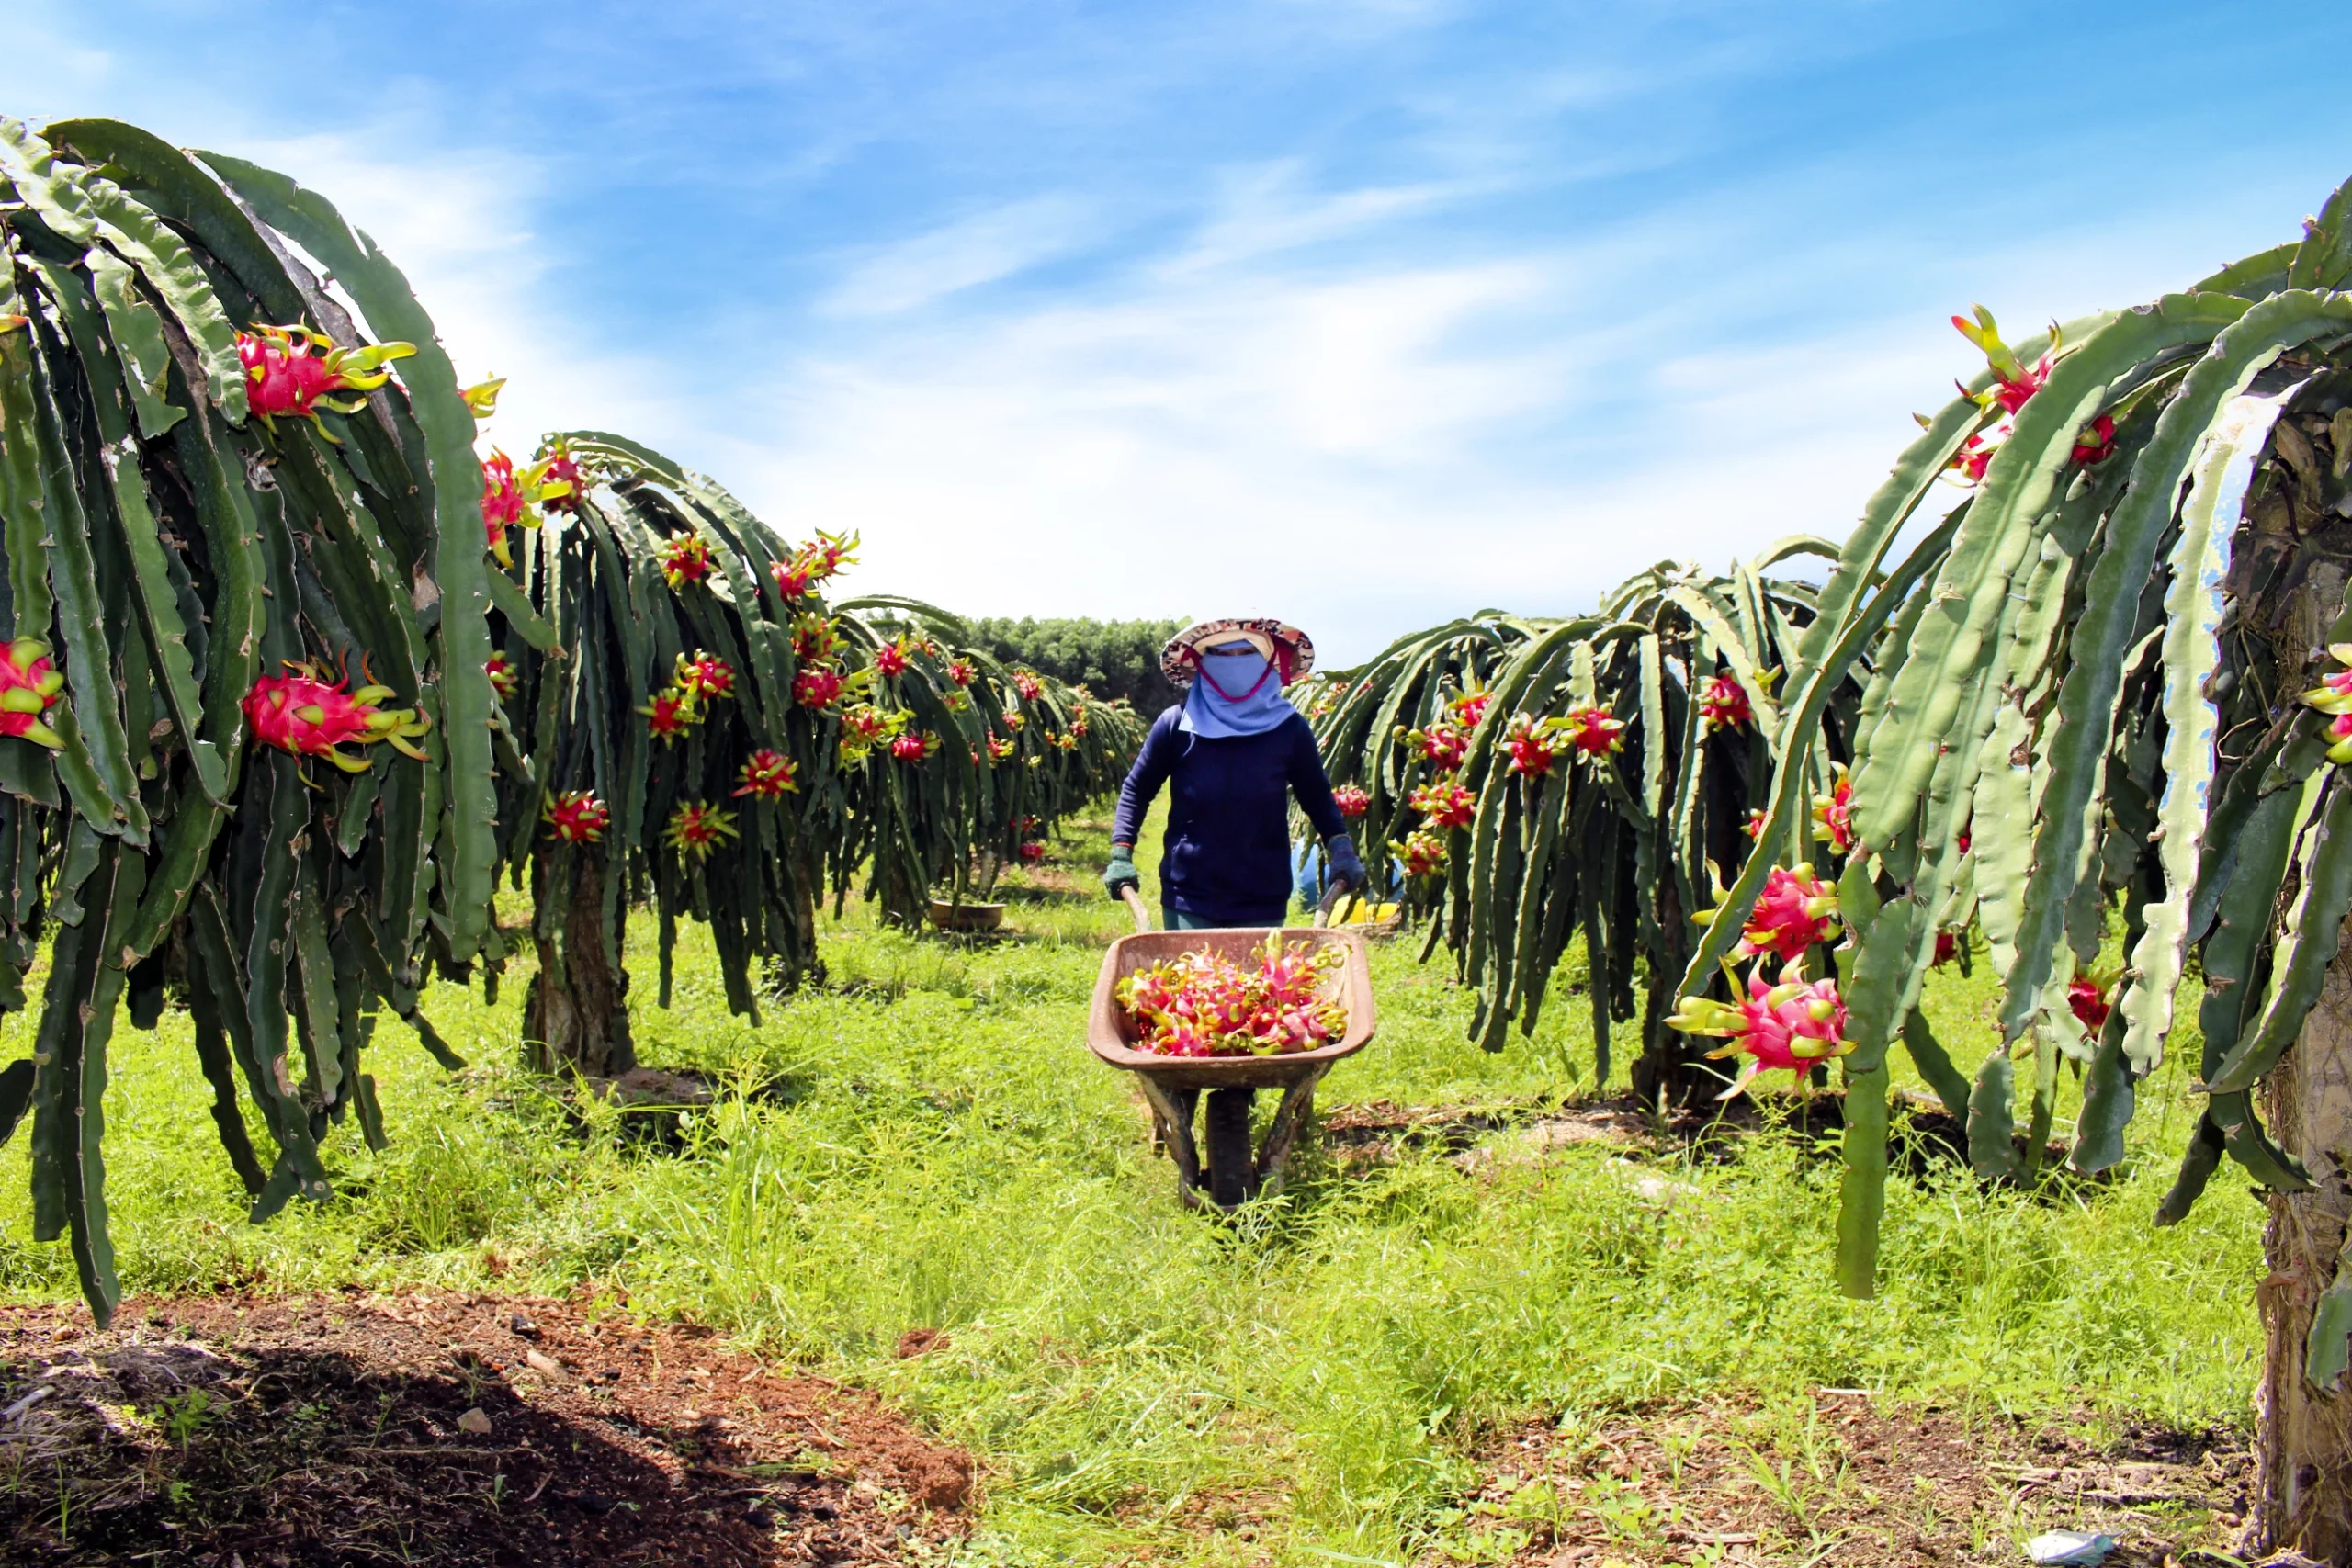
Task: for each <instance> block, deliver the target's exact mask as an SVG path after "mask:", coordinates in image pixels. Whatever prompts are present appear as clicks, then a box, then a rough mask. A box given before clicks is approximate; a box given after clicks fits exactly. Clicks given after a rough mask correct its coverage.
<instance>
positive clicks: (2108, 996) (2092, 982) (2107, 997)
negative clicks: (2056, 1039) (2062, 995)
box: [2066, 975, 2116, 1034]
mask: <svg viewBox="0 0 2352 1568" xmlns="http://www.w3.org/2000/svg"><path fill="white" fill-rule="evenodd" d="M2115 990H2116V987H2115V986H2114V984H2113V982H2112V981H2109V982H2105V983H2102V982H2101V980H2100V979H2099V977H2098V976H2096V975H2077V976H2075V977H2074V978H2073V979H2072V980H2069V981H2068V982H2067V983H2066V1006H2067V1009H2068V1010H2070V1011H2072V1012H2073V1013H2074V1015H2075V1017H2076V1018H2077V1019H2079V1020H2081V1021H2082V1025H2083V1030H2084V1032H2086V1033H2089V1034H2097V1033H2098V1032H2099V1031H2100V1030H2102V1029H2104V1028H2106V1027H2107V1015H2108V1014H2109V1013H2110V1012H2112V1011H2113V1010H2115Z"/></svg>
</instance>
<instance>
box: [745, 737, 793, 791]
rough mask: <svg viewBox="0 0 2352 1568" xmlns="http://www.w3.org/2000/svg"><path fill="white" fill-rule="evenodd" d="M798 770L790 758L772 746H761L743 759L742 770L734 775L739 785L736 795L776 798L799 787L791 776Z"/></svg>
mask: <svg viewBox="0 0 2352 1568" xmlns="http://www.w3.org/2000/svg"><path fill="white" fill-rule="evenodd" d="M799 771H800V770H799V769H798V768H797V767H795V766H794V765H793V761H792V759H791V758H789V757H787V756H786V755H785V754H784V753H783V752H781V751H778V750H775V749H774V748H772V747H767V746H763V747H761V748H760V749H759V750H756V751H754V752H752V754H751V755H750V756H748V757H746V758H744V759H743V767H742V771H741V772H740V773H737V774H736V775H735V780H736V783H737V784H740V785H741V788H739V789H738V790H736V792H735V793H736V794H737V795H757V796H758V797H759V798H760V799H762V800H777V799H781V798H782V797H783V796H785V795H790V794H793V793H795V792H797V790H798V789H799V787H800V786H799V785H798V784H795V783H793V777H794V775H795V774H797V773H798V772H799Z"/></svg>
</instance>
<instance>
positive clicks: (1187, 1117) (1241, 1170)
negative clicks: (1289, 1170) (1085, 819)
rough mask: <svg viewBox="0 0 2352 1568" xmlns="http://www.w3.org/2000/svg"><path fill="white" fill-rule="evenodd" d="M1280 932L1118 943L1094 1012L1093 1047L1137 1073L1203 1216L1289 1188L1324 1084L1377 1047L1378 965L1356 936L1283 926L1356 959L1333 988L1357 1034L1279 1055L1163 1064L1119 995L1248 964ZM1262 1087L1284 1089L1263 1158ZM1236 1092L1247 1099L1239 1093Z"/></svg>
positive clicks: (1167, 934)
mask: <svg viewBox="0 0 2352 1568" xmlns="http://www.w3.org/2000/svg"><path fill="white" fill-rule="evenodd" d="M1128 903H1129V907H1130V908H1133V909H1134V910H1135V911H1136V923H1137V925H1138V926H1147V925H1148V921H1149V919H1150V916H1149V912H1148V909H1146V908H1145V907H1144V905H1143V901H1142V900H1141V898H1139V897H1136V896H1134V895H1133V894H1132V893H1130V894H1129V897H1128ZM1317 918H1318V919H1320V918H1321V917H1320V916H1318V917H1317ZM1272 929H1274V928H1272V927H1265V926H1261V927H1242V928H1237V929H1232V930H1226V931H1151V930H1148V929H1144V930H1138V931H1136V933H1135V934H1134V935H1133V936H1123V937H1121V938H1119V939H1118V940H1117V941H1116V942H1113V943H1112V944H1111V950H1110V951H1109V952H1108V953H1104V954H1103V970H1102V973H1101V974H1100V975H1099V976H1096V978H1095V981H1094V1001H1093V1006H1092V1007H1091V1009H1090V1010H1089V1011H1088V1014H1087V1028H1086V1043H1087V1048H1088V1049H1089V1050H1091V1051H1092V1052H1093V1053H1094V1055H1096V1056H1098V1057H1100V1058H1101V1059H1102V1060H1103V1061H1104V1062H1106V1063H1108V1064H1109V1065H1110V1066H1114V1067H1119V1068H1122V1069H1124V1070H1125V1071H1127V1072H1131V1073H1133V1074H1135V1075H1136V1087H1137V1088H1139V1089H1142V1091H1143V1096H1144V1099H1145V1100H1147V1101H1148V1102H1149V1103H1150V1105H1151V1112H1152V1120H1153V1121H1154V1122H1156V1123H1157V1124H1158V1129H1159V1141H1160V1143H1161V1145H1162V1146H1163V1147H1165V1148H1166V1149H1167V1151H1168V1153H1169V1155H1170V1157H1171V1158H1173V1159H1174V1160H1175V1162H1176V1187H1177V1192H1178V1195H1179V1196H1180V1197H1182V1199H1183V1201H1185V1202H1186V1203H1187V1204H1188V1205H1190V1206H1192V1207H1193V1208H1214V1209H1217V1210H1221V1211H1224V1212H1227V1213H1230V1212H1231V1211H1232V1210H1234V1209H1235V1208H1237V1207H1238V1206H1239V1205H1240V1204H1242V1203H1243V1202H1246V1201H1249V1200H1250V1199H1251V1198H1253V1197H1259V1196H1261V1195H1264V1196H1270V1195H1272V1193H1275V1192H1279V1191H1280V1190H1282V1183H1283V1162H1284V1161H1285V1160H1286V1159H1288V1158H1289V1157H1290V1152H1291V1146H1292V1145H1293V1144H1294V1143H1295V1142H1296V1140H1297V1137H1298V1130H1299V1128H1300V1127H1301V1126H1302V1125H1303V1124H1304V1123H1305V1122H1306V1115H1307V1112H1308V1111H1310V1110H1312V1109H1313V1107H1314V1102H1315V1086H1316V1085H1317V1083H1319V1082H1321V1081H1322V1077H1323V1075H1324V1074H1325V1073H1328V1072H1329V1071H1330V1070H1331V1067H1332V1065H1333V1064H1334V1063H1336V1062H1338V1061H1340V1059H1341V1058H1342V1057H1346V1056H1351V1055H1355V1054H1356V1053H1357V1052H1358V1051H1361V1050H1363V1048H1364V1047H1365V1046H1366V1045H1367V1044H1369V1043H1371V1042H1372V1036H1373V1032H1374V1029H1375V1028H1377V1027H1378V1024H1379V1018H1378V1015H1377V1013H1376V1012H1375V1010H1374V1006H1373V999H1372V964H1371V960H1370V958H1369V956H1368V955H1367V953H1366V950H1365V947H1364V942H1363V936H1362V935H1361V934H1359V933H1358V932H1356V931H1348V930H1345V929H1338V930H1335V929H1332V928H1329V927H1326V926H1322V925H1316V926H1285V927H1283V928H1282V934H1283V941H1284V942H1313V943H1315V944H1316V945H1317V946H1318V947H1338V948H1341V949H1344V950H1345V951H1346V953H1347V959H1346V961H1345V962H1344V963H1342V964H1340V967H1339V969H1338V970H1337V971H1335V972H1334V973H1333V974H1332V976H1330V978H1329V980H1328V981H1327V982H1326V984H1327V985H1329V987H1331V989H1330V992H1329V994H1330V995H1331V997H1332V998H1333V999H1334V1000H1336V1001H1338V1002H1339V1003H1340V1006H1342V1007H1344V1008H1345V1009H1347V1013H1348V1027H1347V1032H1345V1033H1344V1034H1342V1035H1341V1036H1340V1039H1339V1040H1338V1041H1337V1042H1336V1043H1332V1044H1329V1045H1325V1046H1322V1047H1320V1048H1318V1049H1317V1050H1313V1051H1298V1052H1292V1053H1288V1054H1285V1055H1277V1056H1162V1055H1158V1054H1157V1053H1154V1052H1149V1051H1138V1050H1136V1049H1135V1048H1134V1043H1133V1042H1134V1039H1135V1028H1134V1025H1133V1023H1132V1021H1130V1020H1129V1019H1128V1017H1127V1015H1126V1011H1125V1009H1123V1008H1121V1007H1120V1006H1119V999H1118V996H1117V987H1118V984H1119V982H1120V981H1121V980H1123V979H1125V977H1126V976H1129V975H1132V974H1134V973H1136V971H1137V970H1139V969H1147V968H1149V967H1150V966H1151V965H1152V964H1159V963H1163V962H1165V961H1166V960H1168V959H1170V958H1174V957H1177V956H1179V955H1181V954H1182V953H1199V952H1202V951H1204V950H1205V951H1208V952H1212V953H1218V954H1220V955H1222V956H1224V957H1227V958H1230V959H1235V960H1237V961H1238V960H1242V959H1244V958H1246V956H1247V954H1248V953H1249V951H1250V949H1252V948H1261V947H1263V946H1264V945H1265V942H1266V936H1267V933H1268V932H1269V931H1272ZM1204 1089H1205V1090H1207V1091H1208V1094H1209V1111H1208V1117H1207V1122H1208V1126H1207V1134H1208V1144H1209V1148H1208V1151H1207V1153H1208V1158H1207V1160H1206V1162H1205V1169H1204V1161H1203V1159H1202V1151H1201V1148H1200V1146H1199V1145H1198V1144H1196V1143H1195V1142H1194V1141H1193V1111H1194V1109H1195V1108H1196V1107H1197V1106H1198V1105H1199V1103H1200V1096H1201V1093H1202V1091H1203V1090H1204ZM1255 1089H1281V1090H1282V1091H1283V1098H1282V1103H1281V1104H1280V1105H1279V1106H1277V1107H1276V1108H1275V1111H1274V1119H1273V1123H1272V1125H1271V1126H1270V1127H1268V1128H1267V1130H1266V1136H1265V1141H1264V1142H1263V1143H1262V1144H1261V1145H1260V1146H1259V1147H1258V1149H1257V1151H1256V1152H1255V1153H1254V1154H1253V1153H1252V1152H1251V1151H1250V1093H1249V1092H1248V1091H1250V1090H1255ZM1234 1090H1240V1091H1243V1092H1240V1093H1233V1092H1230V1091H1234ZM1204 1178H1205V1180H1204Z"/></svg>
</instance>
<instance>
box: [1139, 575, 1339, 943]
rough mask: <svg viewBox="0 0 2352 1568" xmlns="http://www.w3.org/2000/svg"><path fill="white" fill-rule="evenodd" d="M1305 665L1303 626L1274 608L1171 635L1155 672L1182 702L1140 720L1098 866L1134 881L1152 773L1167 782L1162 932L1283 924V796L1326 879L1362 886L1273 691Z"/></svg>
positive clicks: (1325, 794) (1314, 760)
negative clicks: (1306, 832)
mask: <svg viewBox="0 0 2352 1568" xmlns="http://www.w3.org/2000/svg"><path fill="white" fill-rule="evenodd" d="M1314 666H1315V645H1314V644H1313V643H1311V642H1309V641H1308V640H1307V639H1306V633H1305V632H1302V631H1300V630H1299V629H1298V628H1297V627H1295V626H1284V625H1283V623H1282V622H1280V621H1272V620H1238V621H1237V620H1225V621H1203V622H1202V623H1201V624H1200V625H1198V626H1192V627H1188V628H1187V629H1186V630H1184V631H1182V632H1179V633H1177V634H1176V636H1175V637H1171V638H1170V639H1169V643H1168V647H1167V649H1165V650H1164V651H1163V652H1162V653H1161V654H1160V656H1159V668H1160V671H1161V672H1162V673H1163V674H1165V675H1166V676H1167V677H1168V679H1169V680H1170V682H1173V683H1174V684H1175V686H1176V687H1177V688H1178V689H1179V690H1180V691H1182V692H1183V693H1184V701H1183V702H1182V705H1178V706H1176V707H1172V708H1170V709H1169V710H1168V711H1167V712H1165V713H1163V714H1161V715H1160V716H1159V720H1158V722H1156V723H1154V724H1153V725H1152V727H1151V733H1150V734H1149V735H1148V736H1146V737H1145V738H1144V743H1143V754H1142V755H1141V756H1139V757H1137V758H1136V765H1135V767H1134V768H1133V769H1132V770H1130V771H1129V773H1127V780H1126V783H1125V784H1123V785H1121V786H1120V789H1119V812H1118V816H1117V818H1115V819H1114V821H1113V823H1112V826H1111V863H1110V864H1109V865H1107V866H1105V867H1104V868H1103V887H1104V888H1105V889H1107V890H1108V891H1109V893H1110V895H1111V897H1114V898H1116V897H1119V896H1120V892H1121V890H1122V889H1124V888H1128V887H1140V886H1142V885H1143V884H1142V879H1141V878H1140V877H1139V876H1138V875H1137V874H1136V861H1135V848H1136V833H1137V832H1138V831H1139V830H1140V829H1142V827H1143V818H1144V813H1145V812H1147V811H1148V810H1149V809H1150V808H1151V802H1152V798H1153V797H1154V796H1155V795H1159V786H1160V785H1161V784H1169V785H1170V789H1171V794H1170V802H1169V807H1168V839H1167V847H1166V849H1165V850H1164V851H1163V852H1162V853H1161V856H1160V861H1159V889H1160V902H1161V907H1162V912H1163V913H1164V914H1165V916H1166V923H1167V926H1168V929H1169V930H1170V931H1200V930H1204V929H1206V928H1209V927H1213V926H1278V925H1281V924H1282V923H1283V917H1284V916H1285V915H1287V914H1288V913H1289V911H1290V892H1291V878H1290V831H1289V827H1290V800H1291V797H1292V796H1294V795H1295V796H1296V797H1297V800H1298V805H1299V809H1300V810H1302V811H1304V812H1306V820H1307V822H1308V823H1309V824H1310V825H1311V826H1312V827H1313V828H1314V829H1315V832H1316V836H1317V837H1318V838H1320V839H1321V840H1323V844H1324V850H1325V852H1326V853H1327V854H1328V855H1329V857H1330V863H1331V874H1332V876H1333V877H1334V879H1335V880H1338V881H1342V882H1345V883H1347V884H1348V885H1349V886H1353V887H1362V886H1364V870H1363V861H1362V860H1361V859H1360V858H1358V856H1357V854H1356V849H1355V845H1354V844H1353V843H1351V841H1350V840H1349V839H1348V834H1347V824H1346V822H1345V820H1344V819H1343V818H1341V817H1340V808H1339V807H1337V806H1336V805H1334V804H1333V803H1332V800H1331V781H1330V779H1329V778H1328V777H1327V776H1325V774H1324V772H1323V759H1322V758H1321V757H1320V756H1319V755H1317V751H1316V749H1315V734H1314V731H1312V730H1310V729H1309V728H1307V727H1306V716H1305V715H1303V714H1301V713H1300V712H1299V711H1298V710H1297V709H1296V708H1295V707H1293V706H1291V705H1290V703H1289V702H1288V701H1287V700H1286V699H1285V698H1284V697H1283V687H1284V686H1287V685H1289V684H1290V683H1291V682H1294V681H1295V680H1297V679H1299V678H1300V677H1301V676H1303V675H1305V674H1306V672H1307V671H1309V670H1311V669H1313V668H1314Z"/></svg>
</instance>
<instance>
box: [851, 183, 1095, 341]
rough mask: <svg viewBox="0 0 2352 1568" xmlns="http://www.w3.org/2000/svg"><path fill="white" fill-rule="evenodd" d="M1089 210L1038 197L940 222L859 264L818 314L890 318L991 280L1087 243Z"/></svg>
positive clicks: (1091, 229)
mask: <svg viewBox="0 0 2352 1568" xmlns="http://www.w3.org/2000/svg"><path fill="white" fill-rule="evenodd" d="M1097 230H1098V224H1097V222H1096V220H1095V217H1094V214H1093V212H1092V209H1091V208H1090V207H1089V206H1088V205H1087V204H1086V203H1085V202H1082V201H1080V200H1078V199H1077V198H1075V197H1069V196H1036V197H1029V198H1027V199H1026V200H1023V201H1015V202H1009V203H1007V204H1005V205H1004V206H1001V207H998V208H994V209H990V210H989V211H986V212H978V213H975V214H973V215H972V216H971V217H969V218H965V219H962V220H958V221H956V222H954V223H949V224H945V225H943V226H942V227H940V228H937V229H933V230H932V231H929V232H928V233H924V234H918V235H916V236H915V237H914V238H913V239H910V240H901V241H899V243H896V244H893V245H889V246H887V247H885V248H884V249H883V250H881V251H880V252H879V253H877V254H874V255H872V256H870V257H868V258H866V259H865V260H864V261H862V262H860V263H859V264H858V265H856V266H855V267H854V269H853V270H852V271H851V272H850V274H849V276H846V277H844V278H843V279H842V281H841V283H840V284H839V286H837V287H836V288H834V289H833V290H832V291H831V293H829V294H827V295H826V296H825V297H824V299H821V300H820V301H819V309H820V310H822V311H824V312H825V313H827V314H830V315H835V316H889V315H897V314H899V312H901V311H906V310H915V309H917V308H919V307H921V306H924V305H929V304H932V303H934V302H935V301H937V300H940V299H945V298H946V297H947V296H949V295H951V294H957V293H960V292H962V291H963V290H965V289H967V288H977V287H978V286H979V285H981V284H983V283H994V282H996V281H997V280H998V279H1000V278H1005V277H1011V276H1013V275H1015V274H1016V273H1022V272H1025V271H1027V270H1028V269H1029V268H1031V267H1033V266H1035V265H1038V264H1039V263H1040V262H1045V261H1049V260H1051V259H1052V258H1054V257H1056V256H1057V255H1061V254H1066V253H1067V252H1069V251H1071V250H1073V249H1075V248H1077V247H1078V246H1080V245H1081V244H1083V243H1086V242H1087V241H1088V240H1089V239H1091V237H1092V236H1093V235H1094V234H1095V232H1096V231H1097Z"/></svg>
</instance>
